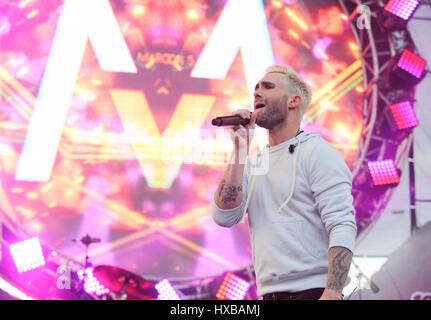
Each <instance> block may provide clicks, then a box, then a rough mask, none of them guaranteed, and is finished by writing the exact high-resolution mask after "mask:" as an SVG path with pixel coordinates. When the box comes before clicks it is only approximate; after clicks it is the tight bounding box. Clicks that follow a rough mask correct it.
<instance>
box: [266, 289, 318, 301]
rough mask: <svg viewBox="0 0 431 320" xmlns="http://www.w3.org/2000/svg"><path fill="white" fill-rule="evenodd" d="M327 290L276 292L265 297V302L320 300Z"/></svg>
mask: <svg viewBox="0 0 431 320" xmlns="http://www.w3.org/2000/svg"><path fill="white" fill-rule="evenodd" d="M324 290H325V288H313V289H308V290H304V291H298V292H288V291H284V292H274V293H267V294H265V295H263V300H319V298H320V297H321V296H322V293H323V291H324Z"/></svg>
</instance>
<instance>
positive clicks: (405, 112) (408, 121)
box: [389, 101, 419, 130]
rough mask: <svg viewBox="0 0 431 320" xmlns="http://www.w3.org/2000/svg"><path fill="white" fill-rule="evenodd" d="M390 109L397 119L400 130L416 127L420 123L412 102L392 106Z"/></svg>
mask: <svg viewBox="0 0 431 320" xmlns="http://www.w3.org/2000/svg"><path fill="white" fill-rule="evenodd" d="M389 108H390V109H391V111H392V115H393V117H394V119H395V123H396V124H397V127H398V129H400V130H403V129H408V128H413V127H416V126H417V125H418V124H419V122H418V118H417V117H416V114H415V111H414V110H413V106H412V104H411V102H410V101H403V102H399V103H396V104H391V105H390V106H389Z"/></svg>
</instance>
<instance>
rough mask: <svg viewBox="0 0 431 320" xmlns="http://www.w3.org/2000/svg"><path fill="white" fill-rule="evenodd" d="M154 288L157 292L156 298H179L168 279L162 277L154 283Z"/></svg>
mask: <svg viewBox="0 0 431 320" xmlns="http://www.w3.org/2000/svg"><path fill="white" fill-rule="evenodd" d="M155 288H156V290H157V291H158V292H159V295H158V297H157V300H181V298H180V296H179V295H178V293H177V292H176V291H175V289H174V288H173V287H172V285H171V283H170V282H169V280H168V279H163V280H162V281H160V282H158V283H157V284H156V285H155Z"/></svg>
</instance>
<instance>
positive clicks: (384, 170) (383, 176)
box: [368, 160, 400, 186]
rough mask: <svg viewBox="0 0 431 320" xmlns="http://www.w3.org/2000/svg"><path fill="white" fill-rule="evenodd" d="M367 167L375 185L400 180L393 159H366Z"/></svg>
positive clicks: (394, 182)
mask: <svg viewBox="0 0 431 320" xmlns="http://www.w3.org/2000/svg"><path fill="white" fill-rule="evenodd" d="M368 169H369V170H370V173H371V177H372V179H373V183H374V185H376V186H379V185H385V184H397V183H399V182H400V176H399V175H398V172H397V168H396V167H395V163H394V160H381V161H368Z"/></svg>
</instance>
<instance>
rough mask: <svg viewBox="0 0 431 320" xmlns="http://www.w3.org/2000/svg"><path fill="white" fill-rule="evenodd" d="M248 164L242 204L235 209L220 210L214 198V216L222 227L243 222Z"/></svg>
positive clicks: (244, 177)
mask: <svg viewBox="0 0 431 320" xmlns="http://www.w3.org/2000/svg"><path fill="white" fill-rule="evenodd" d="M246 173H247V164H246V165H245V166H244V173H243V178H242V201H241V204H240V205H239V206H238V207H236V208H233V209H226V210H224V209H220V207H219V206H218V205H217V204H216V203H215V200H214V196H213V197H212V216H213V220H214V222H215V223H217V224H218V225H219V226H222V227H232V226H234V225H235V224H237V223H238V222H239V221H241V219H242V216H243V212H244V206H245V202H246V200H247V185H248V184H247V181H248V178H247V174H246Z"/></svg>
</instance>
